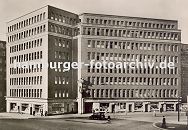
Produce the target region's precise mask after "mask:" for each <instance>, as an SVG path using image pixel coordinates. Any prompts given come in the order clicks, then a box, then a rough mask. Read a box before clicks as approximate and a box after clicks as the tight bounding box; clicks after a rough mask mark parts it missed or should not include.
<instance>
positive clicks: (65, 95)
mask: <svg viewBox="0 0 188 130" xmlns="http://www.w3.org/2000/svg"><path fill="white" fill-rule="evenodd" d="M54 97H55V98H61V97H63V98H68V97H69V92H68V91H61V90H59V91H58V90H56V91H55V94H54Z"/></svg>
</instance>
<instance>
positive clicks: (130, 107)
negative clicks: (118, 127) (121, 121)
mask: <svg viewBox="0 0 188 130" xmlns="http://www.w3.org/2000/svg"><path fill="white" fill-rule="evenodd" d="M129 112H132V104H129Z"/></svg>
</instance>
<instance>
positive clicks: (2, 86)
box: [0, 41, 6, 112]
mask: <svg viewBox="0 0 188 130" xmlns="http://www.w3.org/2000/svg"><path fill="white" fill-rule="evenodd" d="M5 96H6V42H5V41H0V112H5V111H6V101H5Z"/></svg>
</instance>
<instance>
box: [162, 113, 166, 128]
mask: <svg viewBox="0 0 188 130" xmlns="http://www.w3.org/2000/svg"><path fill="white" fill-rule="evenodd" d="M162 128H166V118H165V116H163V120H162Z"/></svg>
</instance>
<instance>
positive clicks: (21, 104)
mask: <svg viewBox="0 0 188 130" xmlns="http://www.w3.org/2000/svg"><path fill="white" fill-rule="evenodd" d="M6 106H7V108H6V109H7V112H18V113H26V114H30V115H33V114H34V115H45V114H62V113H74V112H77V105H76V103H75V102H74V101H73V100H72V99H65V100H63V99H60V100H53V99H52V100H47V99H17V98H7V103H6Z"/></svg>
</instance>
